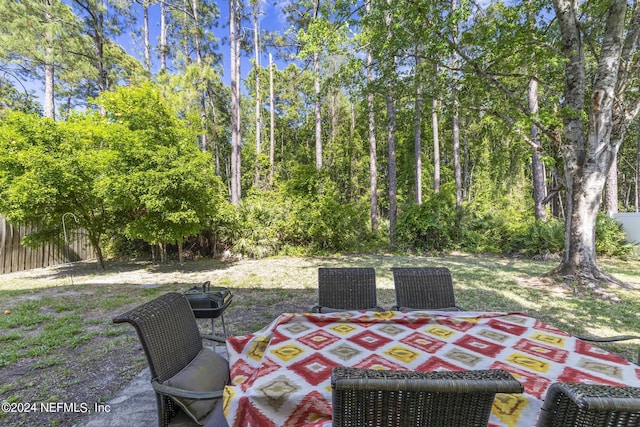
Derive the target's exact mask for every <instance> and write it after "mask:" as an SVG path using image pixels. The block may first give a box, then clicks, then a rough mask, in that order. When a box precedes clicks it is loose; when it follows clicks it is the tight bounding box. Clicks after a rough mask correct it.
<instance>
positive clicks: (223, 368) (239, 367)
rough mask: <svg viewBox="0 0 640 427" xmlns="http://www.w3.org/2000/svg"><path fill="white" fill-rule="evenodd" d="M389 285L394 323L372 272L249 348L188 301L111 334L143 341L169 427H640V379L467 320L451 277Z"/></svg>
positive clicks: (349, 274) (401, 277)
mask: <svg viewBox="0 0 640 427" xmlns="http://www.w3.org/2000/svg"><path fill="white" fill-rule="evenodd" d="M392 273H393V277H394V285H395V291H396V305H395V306H394V307H393V309H392V310H391V311H384V310H382V309H381V308H380V307H378V305H377V299H376V285H375V270H374V269H373V268H320V269H319V270H318V305H316V306H315V307H313V308H312V310H311V312H310V313H285V314H283V315H281V316H279V317H278V318H277V319H275V320H274V321H273V322H272V323H271V324H270V325H268V326H267V327H265V328H263V329H262V330H260V331H257V332H255V333H252V334H249V335H246V336H240V337H227V338H226V340H225V339H224V338H220V337H215V336H213V335H206V336H201V335H200V332H199V328H198V325H197V323H196V318H195V316H194V311H193V310H194V309H193V307H192V304H190V303H189V300H188V299H187V298H186V297H185V295H183V294H180V293H168V294H165V295H162V296H160V297H158V298H156V299H154V300H152V301H149V302H147V303H145V304H142V305H141V306H139V307H137V308H135V309H133V310H131V311H129V312H127V313H124V314H122V315H120V316H117V317H116V318H115V319H114V322H116V323H122V322H128V323H130V324H132V325H133V326H134V328H135V329H136V331H137V333H138V337H139V339H140V342H141V343H142V347H143V349H144V352H145V355H146V357H147V361H148V363H149V367H150V370H151V376H152V387H153V389H154V390H155V393H156V399H157V406H158V414H159V415H158V421H159V425H160V426H168V425H171V426H173V425H193V426H197V425H207V426H232V427H235V426H243V427H244V426H260V427H269V426H274V427H281V426H294V427H298V426H308V427H311V426H313V427H321V426H322V427H329V426H333V427H341V426H398V427H411V426H436V427H437V426H441V427H456V426H459V427H472V426H490V427H497V426H527V427H531V426H536V425H537V426H539V427H550V426H563V427H565V426H589V427H598V426H639V427H640V367H638V366H637V365H634V364H632V363H630V362H629V361H627V360H625V359H623V358H620V357H618V356H616V355H614V354H612V353H609V352H607V351H604V350H602V349H600V348H598V347H596V346H594V345H592V344H590V343H589V342H588V341H586V340H584V339H581V338H577V337H575V336H571V335H570V334H568V333H566V332H563V331H561V330H559V329H556V328H553V327H551V326H549V325H547V324H545V323H543V322H540V321H539V320H537V319H535V318H533V317H530V316H527V315H526V314H523V313H497V312H496V313H487V312H473V311H464V310H463V309H462V308H461V307H460V306H458V305H457V304H456V301H455V295H454V287H453V281H452V277H451V273H450V271H449V270H448V269H446V268H393V269H392ZM227 305H228V304H227ZM203 338H205V339H208V340H211V341H212V342H214V343H220V344H222V343H226V346H227V351H228V356H229V360H228V361H227V360H226V359H225V358H223V357H222V356H220V355H218V354H217V353H216V352H215V351H214V350H212V349H211V348H208V347H203V344H202V339H203ZM623 338H625V339H630V338H633V337H629V336H625V337H623ZM636 338H637V337H636Z"/></svg>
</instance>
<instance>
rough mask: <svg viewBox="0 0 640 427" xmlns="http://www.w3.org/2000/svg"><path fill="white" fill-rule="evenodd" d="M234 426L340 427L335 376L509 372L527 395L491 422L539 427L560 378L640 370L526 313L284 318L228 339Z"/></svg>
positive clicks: (623, 378)
mask: <svg viewBox="0 0 640 427" xmlns="http://www.w3.org/2000/svg"><path fill="white" fill-rule="evenodd" d="M227 347H228V351H229V363H230V366H231V384H230V385H229V386H227V387H226V389H225V398H224V408H225V416H226V417H227V420H228V421H229V425H230V426H232V427H250V426H253V427H270V426H273V427H287V426H291V427H301V426H307V427H310V426H313V427H320V426H323V427H328V426H331V381H330V379H331V370H332V368H333V367H335V366H353V367H362V368H374V369H392V370H407V369H408V370H415V371H437V370H471V369H504V370H505V371H508V372H510V373H511V374H513V376H514V377H515V378H517V379H518V380H519V381H520V382H521V383H522V384H523V386H524V389H525V392H524V393H523V394H499V395H497V397H496V400H495V403H494V406H493V409H492V414H491V418H490V420H489V421H490V422H489V425H490V426H494V427H495V426H526V427H531V426H533V425H535V422H536V420H537V417H538V413H539V412H540V408H541V406H542V399H543V397H544V394H545V392H546V390H547V388H548V387H549V385H550V384H551V383H553V382H555V381H573V382H594V383H602V384H610V385H632V386H640V368H639V367H638V366H637V365H634V364H632V363H630V362H628V361H626V360H624V359H622V358H620V357H618V356H615V355H613V354H611V353H609V352H606V351H604V350H602V349H600V348H598V347H596V346H593V345H591V344H589V343H587V342H584V341H581V340H578V339H576V338H574V337H572V336H570V335H569V334H567V333H565V332H563V331H560V330H558V329H556V328H553V327H550V326H548V325H546V324H544V323H542V322H540V321H538V320H536V319H534V318H532V317H529V316H526V315H524V314H521V313H473V312H433V311H431V312H428V311H420V312H409V313H399V312H342V313H331V314H283V315H281V316H280V317H278V318H277V319H276V320H275V321H273V322H272V323H271V324H270V325H269V326H267V327H266V328H264V329H262V330H261V331H259V332H256V333H254V334H250V335H246V336H241V337H230V338H228V339H227Z"/></svg>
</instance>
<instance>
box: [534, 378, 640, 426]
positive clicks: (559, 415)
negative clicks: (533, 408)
mask: <svg viewBox="0 0 640 427" xmlns="http://www.w3.org/2000/svg"><path fill="white" fill-rule="evenodd" d="M622 426H624V427H638V426H640V388H637V387H616V386H608V385H602V384H576V383H554V384H551V387H549V389H548V390H547V394H546V396H545V398H544V404H543V405H542V411H541V412H540V417H539V419H538V427H622Z"/></svg>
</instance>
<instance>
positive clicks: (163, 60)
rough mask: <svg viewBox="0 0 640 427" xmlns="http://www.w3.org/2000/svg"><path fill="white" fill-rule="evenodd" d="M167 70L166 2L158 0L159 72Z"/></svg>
mask: <svg viewBox="0 0 640 427" xmlns="http://www.w3.org/2000/svg"><path fill="white" fill-rule="evenodd" d="M166 70H167V2H166V1H164V0H160V72H161V73H162V72H165V71H166Z"/></svg>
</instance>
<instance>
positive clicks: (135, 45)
mask: <svg viewBox="0 0 640 427" xmlns="http://www.w3.org/2000/svg"><path fill="white" fill-rule="evenodd" d="M66 1H67V0H65V2H66ZM261 1H262V4H261V12H262V17H261V19H260V28H261V30H267V31H278V32H280V33H284V32H285V31H286V29H287V28H288V24H287V22H286V19H285V16H284V15H283V14H282V7H283V6H285V5H286V4H288V3H289V1H288V0H286V1H278V0H275V1H269V2H267V1H264V0H261ZM248 3H249V2H246V1H245V4H246V7H248V8H250V7H251V6H250V5H249V4H248ZM217 4H218V7H219V8H220V19H219V26H218V27H217V28H216V30H215V31H214V32H215V34H216V36H217V37H218V39H219V40H220V44H219V50H218V51H219V53H220V54H221V55H222V58H223V59H222V60H223V63H222V66H223V76H222V81H223V82H224V83H225V84H227V85H228V84H230V82H229V75H230V72H229V67H230V65H229V55H230V52H229V44H228V38H229V2H228V0H223V1H219V2H217ZM132 8H133V9H134V10H135V11H137V13H138V14H139V17H140V18H139V23H138V25H139V26H140V27H142V7H141V6H140V5H138V4H135V3H133V1H132ZM252 25H253V24H252V22H251V21H244V22H243V23H242V26H243V28H245V30H246V31H247V32H252V31H253V27H252ZM149 27H150V32H151V44H152V46H155V45H156V44H157V40H158V37H159V34H160V6H159V5H157V4H156V5H154V6H152V7H151V8H150V14H149ZM117 42H118V43H119V44H121V45H122V47H123V48H124V49H125V50H126V51H127V52H128V53H129V54H130V55H132V56H134V57H135V58H137V59H138V60H139V61H140V63H142V62H143V57H144V56H143V49H142V40H141V39H139V38H138V39H134V38H132V37H131V35H130V31H127V32H126V33H125V34H123V35H122V36H120V37H119V38H118V39H117ZM252 43H253V42H252ZM251 46H252V48H253V44H252V45H251ZM154 55H155V52H152V58H151V61H152V69H156V70H157V68H158V67H159V62H160V60H159V58H157V57H156V56H154ZM253 56H254V53H253V51H252V52H251V53H250V54H249V55H247V54H246V53H243V56H242V60H241V64H240V71H241V74H242V76H243V78H244V76H246V75H247V73H248V72H249V71H250V70H251V67H252V65H251V63H250V60H251V59H253ZM274 61H275V62H276V65H277V66H278V68H280V69H282V68H283V67H285V66H286V64H284V63H283V62H282V61H279V60H278V59H277V58H276V57H275V55H274ZM268 63H269V52H268V51H266V50H263V52H262V55H261V65H262V66H263V67H265V66H267V64H268ZM24 83H25V86H26V87H27V89H29V90H33V91H34V93H35V94H36V96H37V97H38V99H39V101H40V102H41V103H42V102H43V100H44V82H42V81H31V82H24Z"/></svg>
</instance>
